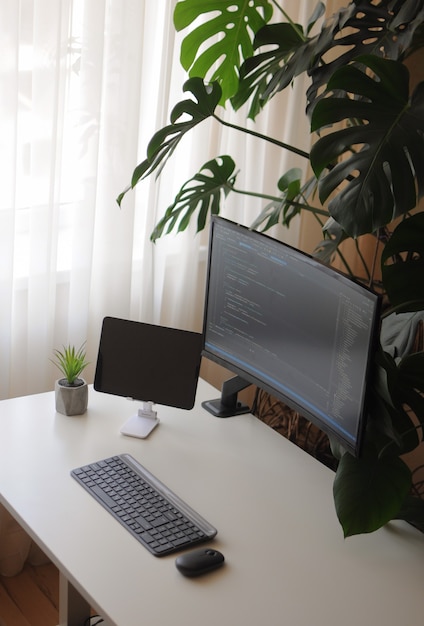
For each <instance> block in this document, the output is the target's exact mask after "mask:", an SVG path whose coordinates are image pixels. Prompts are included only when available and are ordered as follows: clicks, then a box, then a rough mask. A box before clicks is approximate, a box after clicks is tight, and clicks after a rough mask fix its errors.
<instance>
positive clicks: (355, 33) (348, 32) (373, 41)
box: [307, 0, 424, 112]
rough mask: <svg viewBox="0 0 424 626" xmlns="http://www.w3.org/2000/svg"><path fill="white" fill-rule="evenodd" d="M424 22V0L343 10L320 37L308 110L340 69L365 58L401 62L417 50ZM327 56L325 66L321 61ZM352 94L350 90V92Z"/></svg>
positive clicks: (358, 0) (360, 3) (358, 3)
mask: <svg viewBox="0 0 424 626" xmlns="http://www.w3.org/2000/svg"><path fill="white" fill-rule="evenodd" d="M423 19H424V1H423V0H398V1H396V0H395V1H393V0H380V2H377V3H372V4H371V2H370V1H369V0H355V2H350V3H349V4H348V6H347V7H342V8H341V9H340V10H339V11H338V12H337V13H335V14H334V15H333V16H332V17H331V18H330V19H329V20H328V21H327V22H326V23H325V25H324V26H323V28H322V29H321V32H320V34H319V37H317V46H316V54H317V56H316V60H315V62H314V63H313V65H312V66H311V68H310V70H309V74H310V75H311V78H312V83H311V86H310V88H309V89H308V93H307V98H308V103H309V106H308V109H309V110H310V112H311V111H312V110H313V108H314V104H315V101H316V100H318V101H319V100H320V96H318V95H317V94H318V93H319V91H320V90H321V87H323V86H325V85H326V83H327V82H328V80H329V79H330V77H331V76H332V74H334V72H335V71H336V69H338V68H342V67H344V66H346V65H348V64H349V63H350V62H352V61H353V60H355V59H356V58H358V57H359V56H364V55H373V56H376V57H382V58H386V59H393V60H402V59H404V58H405V57H406V56H408V54H409V53H411V52H412V50H413V49H414V37H415V36H416V35H418V36H419V32H418V30H419V27H420V25H421V24H422V21H423ZM324 56H325V62H324V63H322V58H323V57H324ZM348 91H349V90H348Z"/></svg>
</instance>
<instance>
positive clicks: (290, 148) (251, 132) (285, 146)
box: [212, 113, 309, 160]
mask: <svg viewBox="0 0 424 626" xmlns="http://www.w3.org/2000/svg"><path fill="white" fill-rule="evenodd" d="M212 117H213V118H214V119H216V120H217V122H219V123H220V124H222V125H223V126H227V128H232V129H233V130H239V131H240V132H242V133H247V134H248V135H251V136H252V137H257V138H258V139H263V140H264V141H268V142H269V143H272V144H274V145H275V146H278V147H279V148H283V149H284V150H288V151H289V152H293V153H294V154H297V155H299V156H301V157H303V158H304V159H307V160H309V152H305V151H304V150H300V148H296V147H295V146H291V145H290V144H287V143H284V142H282V141H278V140H277V139H274V138H273V137H268V136H267V135H262V134H261V133H257V132H256V131H254V130H250V129H249V128H243V127H242V126H237V125H236V124H231V122H226V121H224V120H222V119H221V118H220V117H218V116H217V115H215V113H214V114H213V115H212Z"/></svg>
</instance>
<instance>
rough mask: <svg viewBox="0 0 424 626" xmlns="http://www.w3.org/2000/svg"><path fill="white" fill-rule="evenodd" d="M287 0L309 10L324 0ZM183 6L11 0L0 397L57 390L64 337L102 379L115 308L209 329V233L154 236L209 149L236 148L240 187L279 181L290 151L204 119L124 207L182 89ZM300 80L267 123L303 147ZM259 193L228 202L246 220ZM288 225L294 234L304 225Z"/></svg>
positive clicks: (5, 11) (2, 110) (0, 249)
mask: <svg viewBox="0 0 424 626" xmlns="http://www.w3.org/2000/svg"><path fill="white" fill-rule="evenodd" d="M282 4H283V5H284V8H285V9H286V10H287V12H288V13H289V14H290V15H291V16H292V17H293V18H294V19H295V20H298V21H300V22H302V21H304V20H305V18H306V16H307V15H309V14H310V13H311V11H312V9H313V6H314V4H315V0H313V1H312V0H306V1H304V2H301V3H298V2H296V1H295V0H290V1H286V2H283V3H282ZM174 5H175V1H174V0H173V1H169V0H144V1H143V0H54V1H53V2H52V0H2V1H1V3H0V31H1V40H2V55H1V58H0V81H1V82H0V90H1V91H0V94H1V95H0V132H1V141H0V167H1V174H2V176H1V178H2V190H1V194H0V398H6V397H13V396H16V395H22V394H27V393H36V392H40V391H44V390H48V389H51V388H52V386H53V381H54V379H55V378H56V377H57V374H58V372H57V371H56V370H55V368H54V366H53V365H52V364H51V362H50V360H49V359H50V357H51V355H52V350H53V348H54V347H60V346H61V345H63V344H66V343H68V342H70V343H73V344H76V345H80V344H81V343H82V342H84V341H87V351H88V358H89V360H90V361H92V364H91V366H90V368H89V369H88V371H86V374H87V378H88V379H89V380H91V378H92V375H93V371H94V362H95V359H96V352H97V345H98V338H99V332H100V326H101V321H102V318H103V317H104V316H105V315H113V316H119V317H125V318H129V319H137V320H142V321H146V322H150V323H162V324H165V325H169V326H175V327H179V328H186V329H193V330H199V329H200V327H201V317H202V299H203V289H204V271H205V261H206V258H205V257H206V251H205V242H206V235H205V234H204V235H200V236H199V235H195V225H193V227H191V228H190V229H189V230H188V232H186V233H184V234H182V235H177V236H173V235H171V236H167V237H165V238H164V239H163V240H160V241H159V242H158V243H157V244H156V245H153V244H151V243H150V241H149V236H150V233H151V231H152V228H153V226H154V224H155V223H156V221H157V219H158V218H159V217H160V216H161V215H162V213H163V212H164V210H165V208H166V207H167V206H168V205H169V204H170V203H171V202H172V199H173V197H174V195H175V193H176V192H177V191H178V189H179V188H180V186H181V185H182V183H183V182H184V181H185V180H187V179H188V178H190V177H191V176H192V175H193V174H194V173H195V172H196V171H197V169H198V168H199V167H200V166H201V165H202V164H203V163H205V162H206V161H207V160H208V159H210V158H212V157H214V156H217V155H219V154H225V153H229V154H231V155H232V156H233V157H234V158H235V159H236V161H237V163H238V166H239V167H240V169H241V173H240V176H239V180H238V184H237V186H238V187H239V188H244V189H251V190H257V189H258V188H260V187H262V186H263V187H264V188H266V187H268V186H269V185H271V189H269V191H270V192H271V193H272V192H274V191H275V188H274V184H275V181H276V180H277V178H278V175H279V173H281V172H283V171H285V170H286V169H287V168H288V167H289V166H291V165H292V164H293V162H294V161H293V159H292V157H291V156H290V155H281V154H280V152H278V151H276V150H274V149H272V148H269V147H267V148H265V147H263V146H262V145H261V144H258V143H256V142H255V141H254V140H252V139H251V138H247V137H245V136H244V135H243V134H240V133H232V132H228V131H227V130H224V129H222V127H220V126H219V125H217V124H216V123H210V124H206V125H205V126H204V127H203V128H199V129H198V130H196V132H195V133H193V135H192V136H191V137H190V138H188V139H187V140H185V141H184V143H183V146H182V149H183V151H180V152H179V153H177V154H176V158H174V159H173V160H172V161H171V162H170V163H169V164H168V165H167V167H166V169H165V171H164V173H163V175H162V176H161V178H160V180H159V181H157V182H156V181H155V180H154V179H152V180H147V181H145V182H143V183H142V184H141V185H139V187H138V188H137V190H136V191H135V192H132V193H130V194H128V196H127V197H126V198H125V200H124V203H123V207H122V209H119V208H118V206H117V204H116V202H115V198H116V196H117V195H118V193H119V192H120V191H122V189H123V188H124V187H125V186H126V184H127V183H128V182H129V180H130V176H131V173H132V170H133V169H134V166H135V165H136V164H137V163H138V162H139V161H141V160H142V159H143V158H144V156H145V149H146V145H147V141H148V140H149V139H150V137H151V136H152V134H153V133H154V131H155V130H157V129H158V128H160V127H161V126H163V125H164V124H166V123H168V120H169V113H170V110H171V109H172V107H173V106H174V105H175V103H176V102H178V101H179V100H181V99H182V98H183V93H182V91H181V86H182V84H183V82H184V80H185V78H186V77H185V75H184V73H183V71H182V69H181V67H180V65H179V44H180V39H179V38H178V36H176V34H175V31H174V28H173V25H172V13H173V8H174ZM303 93H304V90H303V89H299V88H298V87H296V89H295V90H292V91H290V90H289V91H288V92H287V94H283V97H282V98H280V99H276V103H275V105H274V104H273V106H272V107H270V108H269V111H267V112H266V113H265V114H264V115H262V116H261V119H260V120H259V121H258V122H257V124H256V127H257V128H258V129H259V130H261V131H262V132H268V133H273V129H274V130H275V134H276V135H278V136H280V137H282V138H283V139H284V140H285V141H288V142H289V143H290V142H292V143H296V145H300V146H301V147H303V148H306V149H307V148H308V139H307V136H308V133H307V124H306V123H305V119H304V114H303V110H304V101H303ZM277 100H278V101H277ZM225 115H226V116H227V118H228V119H230V120H231V121H237V116H235V115H234V114H232V113H230V112H228V111H227V112H226V113H225ZM297 118H299V119H301V122H299V123H297V122H296V119H297ZM239 119H240V123H241V124H243V123H244V115H243V113H242V114H241V117H240V118H239ZM299 128H300V129H301V130H300V131H299V130H298V129H299ZM283 129H285V130H283ZM258 206H259V205H258V201H257V200H256V201H255V200H249V201H246V200H244V199H242V198H241V197H239V196H233V197H231V199H229V200H228V203H227V206H226V209H225V215H227V216H228V217H231V218H233V219H237V220H239V221H241V222H243V223H246V224H249V223H250V222H251V220H252V219H253V217H255V215H256V214H257V211H258ZM283 236H284V237H285V238H286V239H287V240H289V241H290V242H291V243H294V244H296V241H297V236H298V233H297V228H296V227H294V228H291V229H290V232H289V233H284V234H283Z"/></svg>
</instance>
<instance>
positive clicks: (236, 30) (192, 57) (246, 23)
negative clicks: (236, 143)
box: [174, 0, 273, 102]
mask: <svg viewBox="0 0 424 626" xmlns="http://www.w3.org/2000/svg"><path fill="white" fill-rule="evenodd" d="M272 13H273V10H272V5H271V3H270V2H269V1H268V0H182V1H181V2H178V3H177V5H176V7H175V12H174V24H175V28H176V29H177V31H180V30H183V29H185V28H187V27H188V26H190V25H191V24H192V23H193V22H195V20H197V18H199V17H202V18H204V19H206V17H209V16H210V17H209V19H208V21H204V19H203V20H202V22H201V23H200V25H198V26H196V27H195V28H194V29H193V30H192V31H191V32H190V33H189V34H188V35H187V36H186V37H185V39H184V40H183V42H182V45H181V54H180V58H181V64H182V66H183V67H184V69H186V70H188V71H189V73H190V76H200V77H201V78H204V79H206V78H208V80H209V81H217V82H218V83H219V84H220V85H221V88H222V102H225V101H226V100H228V98H230V97H231V96H233V95H234V94H235V92H236V91H237V87H238V69H239V67H240V65H241V64H242V62H243V61H244V59H246V58H248V57H250V56H251V55H252V53H253V46H252V41H253V37H254V35H255V33H256V32H257V31H258V30H259V29H260V28H261V27H262V26H264V25H265V24H266V23H267V22H268V21H269V19H270V18H271V16H272ZM210 40H212V41H213V43H210ZM205 42H206V45H207V47H206V49H205V48H204V45H205ZM211 71H212V76H211V77H208V74H209V73H210V72H211Z"/></svg>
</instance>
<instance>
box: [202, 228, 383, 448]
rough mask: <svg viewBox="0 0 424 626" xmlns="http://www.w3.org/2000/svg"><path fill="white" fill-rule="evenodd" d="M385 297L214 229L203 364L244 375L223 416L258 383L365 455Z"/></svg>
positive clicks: (214, 408)
mask: <svg viewBox="0 0 424 626" xmlns="http://www.w3.org/2000/svg"><path fill="white" fill-rule="evenodd" d="M379 302H380V300H379V296H378V295H377V294H375V293H373V292H372V291H370V290H368V289H366V288H365V287H363V286H362V285H359V284H357V283H356V282H354V281H352V280H351V279H349V278H347V277H345V276H344V275H342V274H341V273H339V272H337V271H336V270H334V269H332V268H329V267H327V266H324V265H322V264H321V263H320V262H318V261H317V260H316V259H313V258H312V257H310V256H308V255H306V254H304V253H302V252H300V251H298V250H296V249H294V248H292V247H290V246H288V245H286V244H284V243H282V242H281V241H278V240H275V239H272V238H270V237H268V236H266V235H264V234H261V233H258V232H256V231H252V230H249V229H247V228H245V227H243V226H240V225H237V224H234V223H233V222H230V221H228V220H225V219H223V218H220V217H214V218H213V219H212V223H211V234H210V249H209V263H208V276H207V289H206V302H205V314H204V329H203V351H202V354H203V356H205V357H207V358H209V359H211V360H213V361H215V362H217V363H219V364H221V365H223V366H225V367H226V368H228V369H230V370H231V371H233V372H234V373H235V374H237V375H238V376H237V377H236V378H234V379H231V380H230V381H228V382H227V383H224V385H223V390H222V395H221V397H220V398H218V399H217V400H211V401H208V402H206V403H204V406H205V408H206V409H207V410H209V411H210V412H211V413H214V414H215V415H218V416H222V417H227V416H229V415H233V414H236V413H237V412H243V411H247V410H248V409H247V407H242V406H240V403H239V402H238V401H237V392H238V391H239V390H240V389H242V388H243V387H245V386H247V385H248V384H255V385H257V386H258V387H260V388H261V389H265V390H266V391H268V392H269V393H271V394H272V395H274V396H276V397H277V398H280V399H281V400H283V401H284V402H286V403H287V404H288V405H289V406H291V407H292V408H294V409H295V410H297V411H299V413H300V414H301V415H303V416H304V417H306V418H307V419H309V420H310V421H312V422H314V423H315V424H316V425H317V426H318V427H320V428H321V429H322V430H324V431H325V432H326V433H327V434H329V435H330V436H333V437H335V438H336V439H337V440H338V441H339V442H340V443H341V444H342V445H343V446H344V447H345V448H346V449H347V450H349V451H350V452H351V453H352V454H354V455H358V454H359V452H360V448H361V440H362V433H363V426H364V414H365V402H366V392H367V377H368V374H369V362H370V356H371V354H372V352H373V350H374V347H375V339H376V333H377V330H378V319H379Z"/></svg>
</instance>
